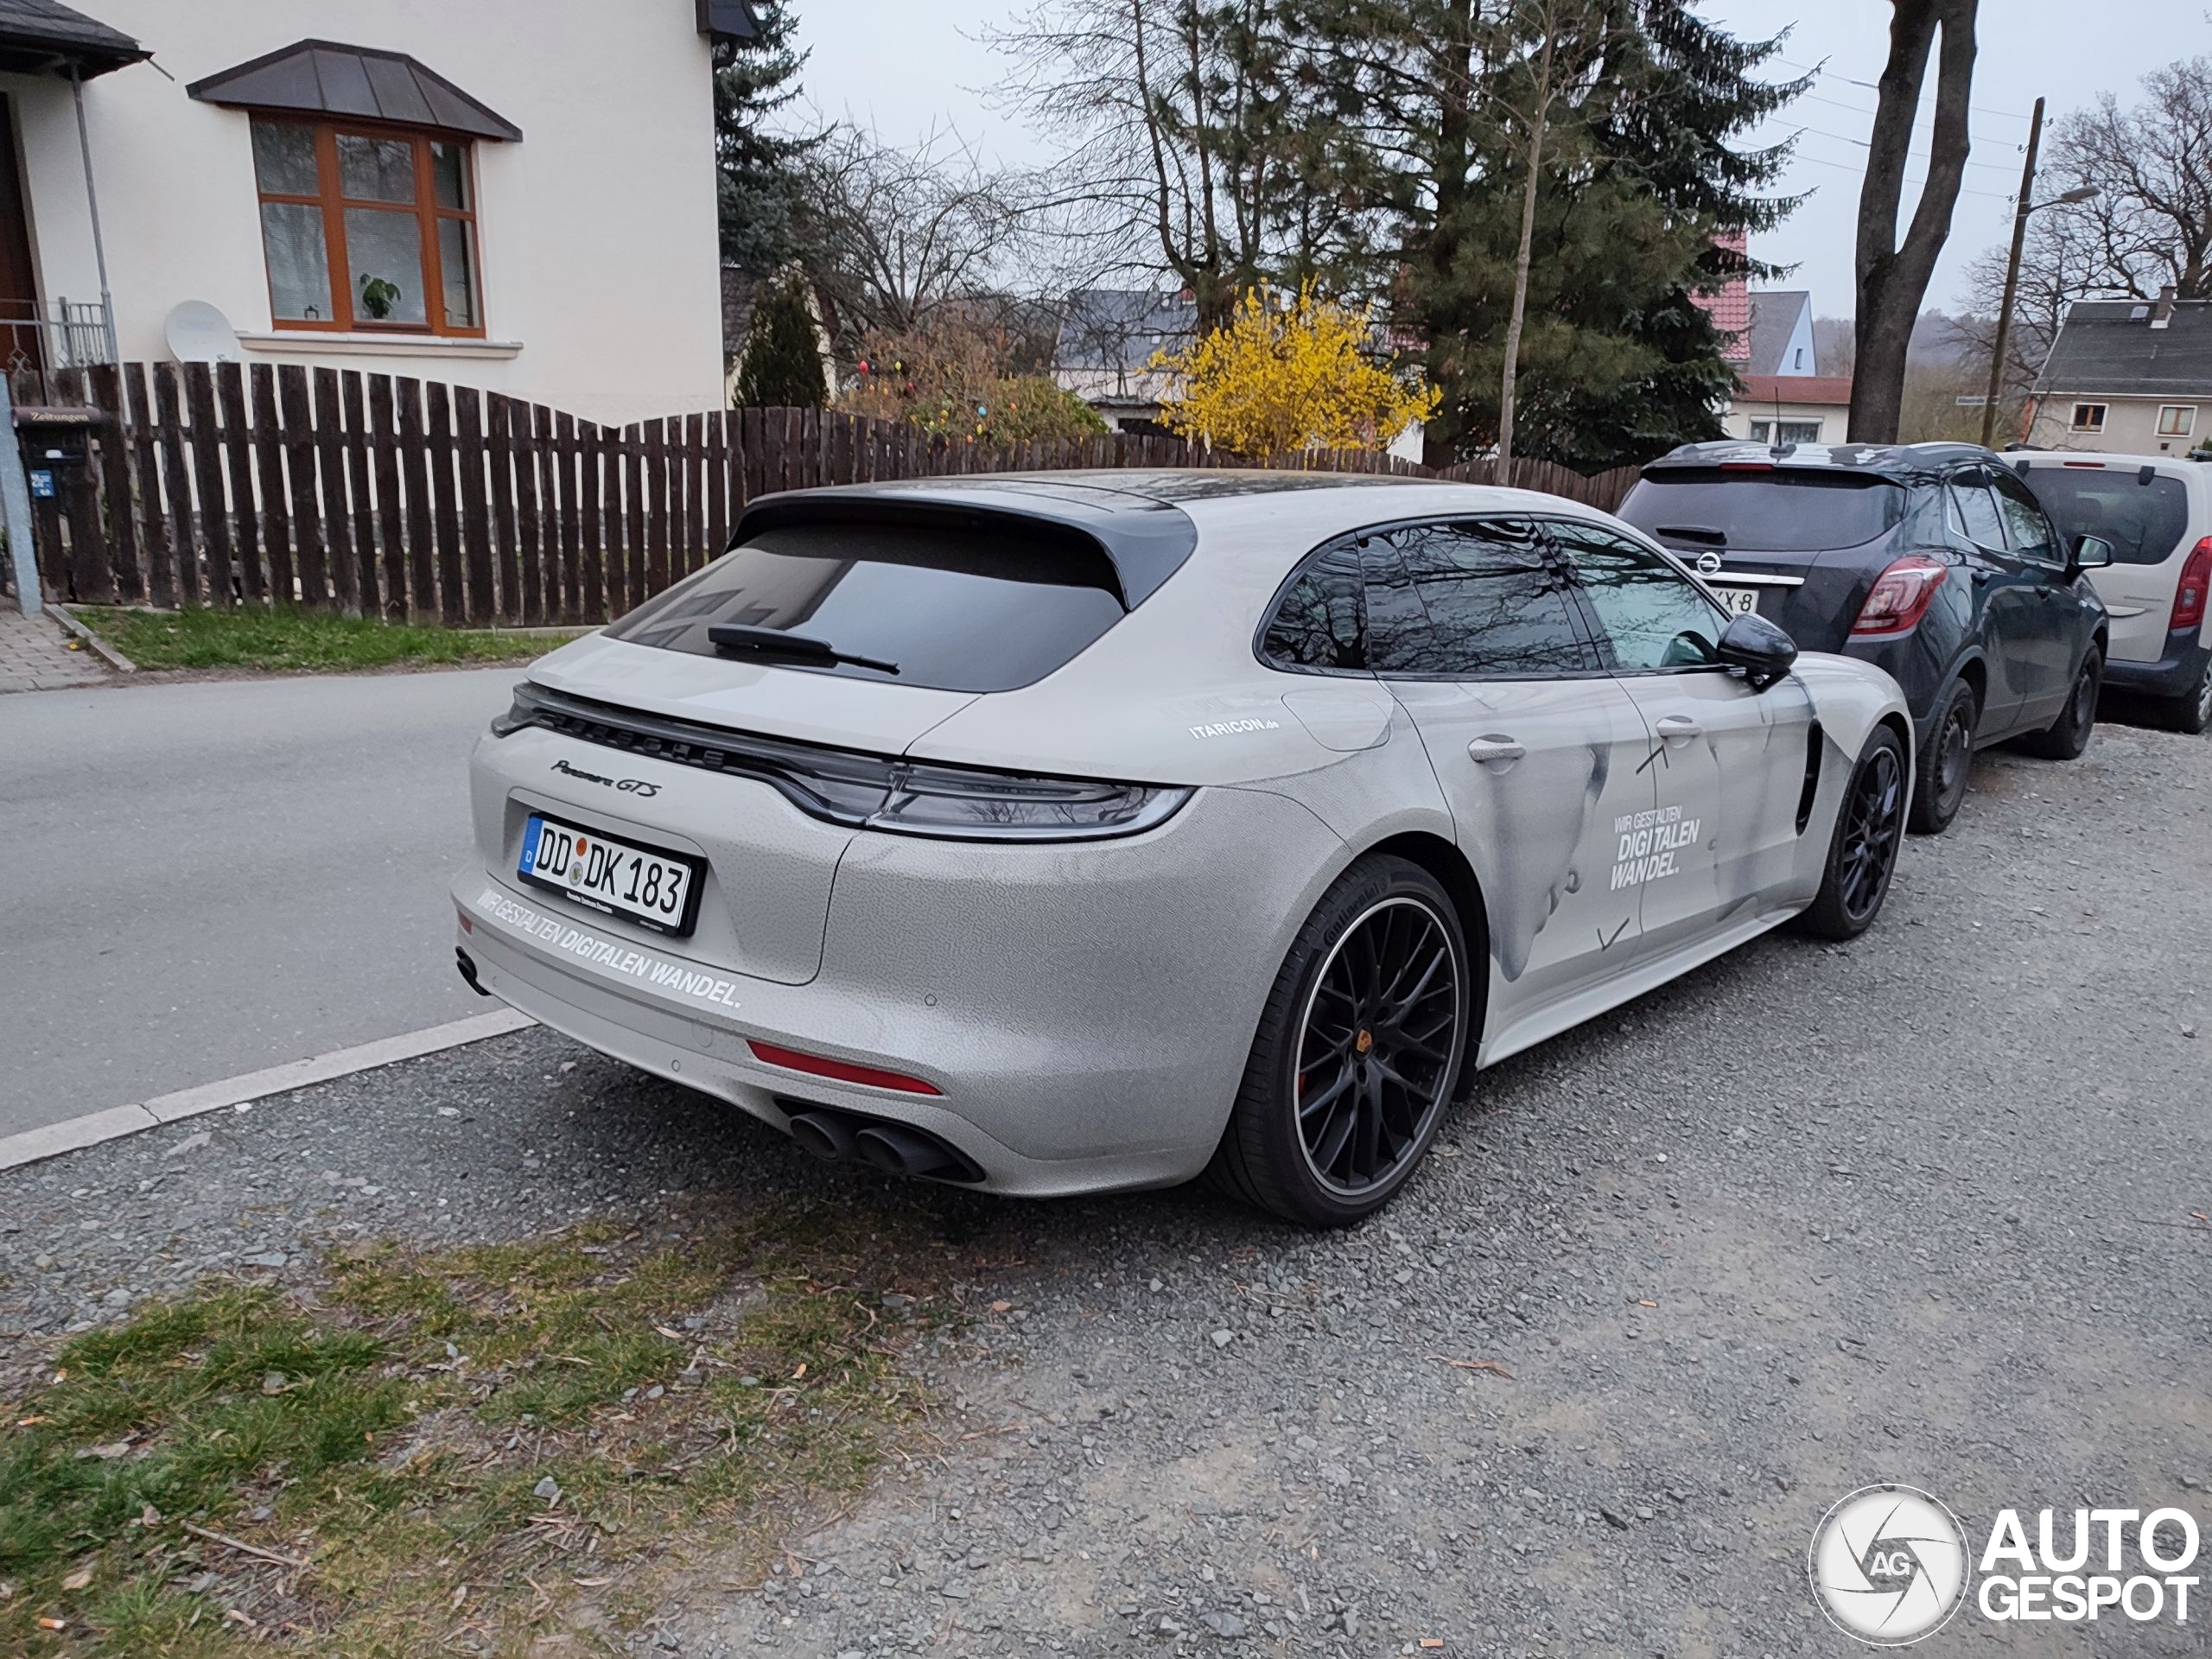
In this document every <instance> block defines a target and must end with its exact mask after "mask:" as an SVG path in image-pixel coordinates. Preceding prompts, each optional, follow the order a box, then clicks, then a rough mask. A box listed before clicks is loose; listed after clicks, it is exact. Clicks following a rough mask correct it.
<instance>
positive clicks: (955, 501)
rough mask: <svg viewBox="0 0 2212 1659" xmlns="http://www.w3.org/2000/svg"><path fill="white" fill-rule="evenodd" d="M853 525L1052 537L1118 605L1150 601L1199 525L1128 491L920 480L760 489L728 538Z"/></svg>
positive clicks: (733, 542) (1194, 540)
mask: <svg viewBox="0 0 2212 1659" xmlns="http://www.w3.org/2000/svg"><path fill="white" fill-rule="evenodd" d="M795 524H914V525H919V526H927V527H929V528H931V529H934V530H939V531H944V530H958V529H962V528H969V529H974V530H977V531H995V532H996V533H998V534H1001V535H1005V534H1008V533H1018V534H1021V535H1027V536H1031V537H1038V538H1039V539H1041V540H1046V541H1050V542H1055V543H1059V544H1060V545H1061V546H1063V547H1065V548H1066V549H1068V550H1070V551H1071V552H1074V553H1075V554H1077V556H1079V557H1084V558H1087V559H1090V560H1095V561H1099V562H1102V563H1103V566H1104V567H1105V570H1106V571H1107V572H1108V573H1110V575H1111V582H1110V588H1111V591H1112V592H1113V593H1114V594H1115V596H1116V598H1117V599H1119V600H1120V601H1122V609H1123V610H1125V611H1133V610H1135V609H1136V607H1138V606H1139V605H1141V604H1142V603H1143V602H1144V601H1146V600H1147V599H1149V598H1150V597H1151V596H1152V594H1154V592H1156V591H1157V590H1158V588H1159V587H1160V584H1161V583H1162V582H1166V580H1167V578H1168V577H1170V576H1172V575H1174V574H1175V573H1176V571H1178V570H1179V569H1182V567H1183V562H1184V561H1185V559H1187V558H1189V557H1190V556H1191V552H1192V549H1194V548H1195V547H1197V546H1198V526H1197V525H1196V524H1192V522H1191V518H1190V516H1189V515H1188V514H1187V513H1185V512H1183V510H1182V509H1181V508H1179V507H1177V506H1173V505H1169V504H1168V503H1166V502H1160V501H1147V500H1143V499H1141V498H1135V497H1130V496H1126V495H1125V496H1121V497H1119V498H1118V499H1116V502H1115V504H1114V505H1111V506H1110V507H1104V506H1093V505H1090V503H1088V502H1086V501H1083V500H1080V499H1073V498H1072V497H1071V495H1070V494H1068V493H1062V492H1059V491H1048V490H1038V489H1025V488H1023V487H1022V486H1021V485H1020V484H1019V483H1017V482H1014V480H1008V482H1007V485H1006V486H1003V487H1001V488H993V489H988V490H984V489H975V488H969V489H957V488H945V487H944V486H938V487H934V488H932V487H931V486H929V485H927V484H922V485H919V486H906V485H901V486H898V487H895V488H885V487H882V486H874V487H870V486H852V487H833V488H829V489H819V490H790V491H785V492H783V493H779V494H775V495H764V496H761V497H760V498H759V499H757V500H755V501H753V503H752V505H749V506H747V508H746V510H745V512H743V513H742V514H741V516H740V517H739V518H738V521H737V526H736V528H735V529H734V531H732V532H731V534H730V541H729V544H730V546H732V547H738V546H741V545H742V544H743V543H747V542H748V541H751V540H752V539H753V537H756V536H758V535H760V534H761V533H762V532H763V531H770V530H778V529H783V528H785V527H787V526H791V525H795ZM1102 585H1107V584H1102Z"/></svg>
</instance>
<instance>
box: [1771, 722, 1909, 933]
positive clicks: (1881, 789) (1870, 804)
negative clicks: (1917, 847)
mask: <svg viewBox="0 0 2212 1659" xmlns="http://www.w3.org/2000/svg"><path fill="white" fill-rule="evenodd" d="M1905 770H1906V768H1905V749H1904V739H1903V738H1901V737H1899V736H1898V735H1897V734H1896V733H1895V732H1894V731H1892V730H1891V729H1890V728H1888V727H1886V726H1878V727H1876V728H1874V732H1873V734H1872V736H1871V737H1869V738H1868V739H1867V740H1866V747H1865V748H1863V749H1861V750H1860V751H1859V759H1858V760H1857V761H1856V762H1854V763H1853V766H1852V768H1851V776H1850V778H1849V779H1847V781H1846V782H1845V784H1844V786H1843V800H1842V802H1841V804H1840V805H1839V807H1838V808H1837V810H1836V817H1835V834H1834V836H1833V837H1831V838H1830V840H1829V842H1828V858H1827V867H1826V868H1825V869H1823V870H1822V872H1821V890H1820V892H1819V893H1815V895H1814V897H1813V902H1812V904H1811V905H1810V906H1808V907H1807V908H1806V910H1805V912H1804V913H1803V914H1802V915H1801V916H1800V917H1799V918H1797V923H1798V926H1799V927H1800V928H1801V929H1802V931H1805V932H1808V933H1810V934H1812V935H1814V936H1815V938H1823V939H1837V940H1842V939H1855V938H1858V937H1859V935H1860V934H1861V933H1864V932H1865V931H1866V930H1867V929H1868V928H1869V927H1872V925H1873V924H1874V918H1876V917H1877V916H1878V915H1880V914H1881V913H1882V901H1883V899H1885V898H1887V897H1888V896H1889V891H1890V878H1891V876H1892V875H1894V874H1896V873H1897V852H1898V849H1900V848H1901V847H1902V846H1903V845H1904V829H1905V816H1906V810H1907V808H1906V788H1905Z"/></svg>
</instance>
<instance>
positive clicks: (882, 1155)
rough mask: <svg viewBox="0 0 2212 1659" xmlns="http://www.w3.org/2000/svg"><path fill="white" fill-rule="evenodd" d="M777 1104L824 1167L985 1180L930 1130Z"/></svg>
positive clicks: (796, 1135) (803, 1148)
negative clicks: (853, 1164) (853, 1163)
mask: <svg viewBox="0 0 2212 1659" xmlns="http://www.w3.org/2000/svg"><path fill="white" fill-rule="evenodd" d="M777 1104H779V1105H780V1106H781V1107H783V1108H784V1109H785V1111H787V1112H789V1113H791V1139H792V1140H794V1141H798V1144H799V1148H800V1150H801V1151H803V1152H805V1153H807V1154H810V1155H811V1156H813V1157H816V1158H819V1159H820V1160H822V1161H823V1162H824V1163H827V1164H841V1163H845V1162H847V1161H849V1160H857V1161H858V1162H861V1163H863V1164H866V1165H868V1167H870V1168H871V1169H876V1170H880V1171H881V1172H882V1173H884V1174H886V1175H904V1176H912V1177H921V1178H924V1179H930V1180H938V1181H980V1180H982V1179H983V1172H982V1168H981V1167H980V1166H978V1165H977V1164H976V1160H974V1159H972V1158H970V1157H969V1156H968V1155H967V1154H964V1153H963V1152H960V1151H958V1150H957V1149H956V1148H955V1147H951V1146H950V1145H948V1144H947V1143H946V1142H944V1141H940V1140H938V1138H937V1137H936V1136H935V1135H931V1134H929V1133H928V1132H927V1131H926V1130H922V1129H916V1128H909V1127H908V1126H907V1125H906V1124H903V1123H886V1122H878V1121H876V1120H874V1119H873V1118H866V1117H861V1116H858V1115H857V1114H855V1113H852V1112H838V1111H832V1110H830V1109H828V1108H827V1107H821V1106H805V1105H802V1104H800V1103H798V1102H797V1101H779V1102H778V1103H777Z"/></svg>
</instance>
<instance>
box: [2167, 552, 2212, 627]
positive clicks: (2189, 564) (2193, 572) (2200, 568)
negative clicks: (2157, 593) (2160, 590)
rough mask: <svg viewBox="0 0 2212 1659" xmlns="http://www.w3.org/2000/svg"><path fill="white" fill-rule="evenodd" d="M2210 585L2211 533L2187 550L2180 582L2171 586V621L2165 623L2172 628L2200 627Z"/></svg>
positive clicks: (2202, 624)
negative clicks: (2172, 618) (2172, 596)
mask: <svg viewBox="0 0 2212 1659" xmlns="http://www.w3.org/2000/svg"><path fill="white" fill-rule="evenodd" d="M2207 588H2212V536H2207V537H2205V538H2204V539H2203V540H2202V541H2201V542H2199V543H2197V544H2196V546H2195V547H2194V548H2192V549H2191V550H2190V555H2189V557H2188V559H2187V560H2186V561H2185V562H2184V563H2183V565H2182V567H2181V583H2180V585H2179V586H2178V587H2177V588H2175V589H2174V620H2172V621H2171V623H2169V624H2168V625H2167V626H2169V627H2172V628H2201V627H2202V626H2204V594H2205V590H2206V589H2207Z"/></svg>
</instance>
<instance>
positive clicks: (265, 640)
mask: <svg viewBox="0 0 2212 1659" xmlns="http://www.w3.org/2000/svg"><path fill="white" fill-rule="evenodd" d="M71 613H72V614H73V615H74V616H75V617H76V618H77V619H78V620H79V621H81V622H82V623H83V624H84V625H85V626H86V627H88V628H90V629H91V630H92V632H95V633H97V634H98V635H99V637H100V638H101V639H105V640H106V641H107V642H108V643H109V644H110V645H113V646H114V647H115V648H116V649H117V650H118V651H120V652H122V653H123V654H124V656H126V657H128V658H130V660H131V661H132V662H134V663H136V664H137V665H138V666H139V667H141V668H258V669H272V670H285V671H345V670H347V669H362V668H392V667H397V666H401V665H410V664H467V663H519V662H527V661H529V660H530V659H531V658H533V657H541V656H543V655H544V653H545V652H549V651H550V650H552V649H553V648H554V647H555V646H556V645H562V644H564V643H565V642H566V641H567V640H568V639H574V638H575V635H574V634H565V635H563V636H561V637H559V638H555V637H553V636H551V635H546V634H516V633H492V632H484V631H481V630H476V629H464V628H438V627H423V626H416V625H415V624H413V623H406V622H379V621H378V620H375V619H373V618H369V617H358V616H334V615H331V614H329V613H327V612H321V611H303V610H300V609H297V608H296V607H291V606H289V605H280V606H273V607H264V606H259V605H245V606H241V607H239V608H238V609H236V610H209V609H206V608H204V607H198V606H194V607H191V608H189V609H186V610H181V611H141V610H118V609H112V608H108V607H98V606H91V605H82V606H75V607H72V609H71Z"/></svg>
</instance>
